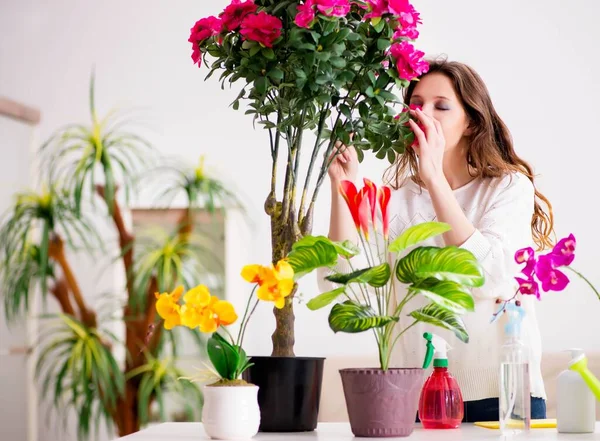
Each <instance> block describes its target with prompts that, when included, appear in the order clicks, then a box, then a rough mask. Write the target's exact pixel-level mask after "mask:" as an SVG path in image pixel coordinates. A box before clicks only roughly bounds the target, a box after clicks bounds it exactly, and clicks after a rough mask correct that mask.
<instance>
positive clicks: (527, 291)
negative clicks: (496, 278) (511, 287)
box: [515, 276, 541, 300]
mask: <svg viewBox="0 0 600 441" xmlns="http://www.w3.org/2000/svg"><path fill="white" fill-rule="evenodd" d="M515 280H516V281H517V282H519V292H520V293H521V294H524V295H530V296H536V297H537V299H538V300H540V298H541V296H540V289H539V287H538V284H537V282H536V281H535V280H533V277H531V276H529V278H528V279H522V278H520V277H515Z"/></svg>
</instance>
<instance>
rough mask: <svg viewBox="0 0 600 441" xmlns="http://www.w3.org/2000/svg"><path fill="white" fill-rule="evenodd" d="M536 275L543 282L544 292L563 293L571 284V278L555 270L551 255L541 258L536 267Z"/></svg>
mask: <svg viewBox="0 0 600 441" xmlns="http://www.w3.org/2000/svg"><path fill="white" fill-rule="evenodd" d="M535 275H536V276H537V278H538V280H539V281H540V282H542V289H543V290H544V292H548V291H562V290H563V289H565V288H566V287H567V285H568V284H569V278H568V277H567V276H566V275H564V274H563V273H562V272H560V271H559V270H557V269H555V268H554V265H553V262H552V255H551V254H547V255H545V256H540V258H539V259H538V261H537V263H536V265H535Z"/></svg>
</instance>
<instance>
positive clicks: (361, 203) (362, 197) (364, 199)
mask: <svg viewBox="0 0 600 441" xmlns="http://www.w3.org/2000/svg"><path fill="white" fill-rule="evenodd" d="M356 204H357V206H358V221H359V223H360V229H361V230H362V232H363V234H364V235H365V239H367V240H369V196H368V195H367V190H366V189H364V188H363V189H361V190H360V191H359V192H358V196H357V197H356Z"/></svg>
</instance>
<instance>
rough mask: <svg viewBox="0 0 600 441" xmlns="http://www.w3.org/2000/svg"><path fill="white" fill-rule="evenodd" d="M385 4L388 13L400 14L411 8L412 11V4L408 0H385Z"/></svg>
mask: <svg viewBox="0 0 600 441" xmlns="http://www.w3.org/2000/svg"><path fill="white" fill-rule="evenodd" d="M387 4H388V11H389V12H390V14H394V15H400V14H403V13H406V12H410V10H411V9H412V10H413V11H414V8H413V6H412V5H411V4H410V3H409V2H408V0H387Z"/></svg>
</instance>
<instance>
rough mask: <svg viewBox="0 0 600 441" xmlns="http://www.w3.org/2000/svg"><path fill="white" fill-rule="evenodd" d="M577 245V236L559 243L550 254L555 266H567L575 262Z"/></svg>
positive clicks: (569, 237)
mask: <svg viewBox="0 0 600 441" xmlns="http://www.w3.org/2000/svg"><path fill="white" fill-rule="evenodd" d="M576 243H577V241H576V240H575V236H573V235H572V234H569V236H567V237H565V238H564V239H561V240H559V241H558V243H557V244H556V245H555V246H554V249H553V250H552V253H550V255H551V256H552V263H553V264H554V266H567V265H570V264H571V262H573V260H574V259H575V245H576Z"/></svg>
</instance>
